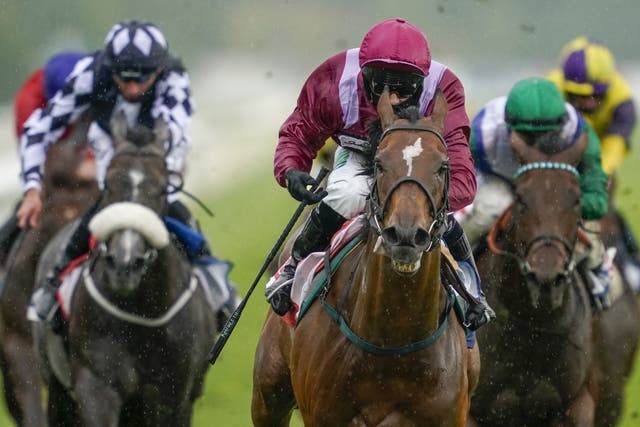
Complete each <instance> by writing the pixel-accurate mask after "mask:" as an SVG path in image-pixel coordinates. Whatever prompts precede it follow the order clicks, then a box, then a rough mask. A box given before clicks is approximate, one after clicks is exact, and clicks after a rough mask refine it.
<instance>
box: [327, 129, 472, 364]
mask: <svg viewBox="0 0 640 427" xmlns="http://www.w3.org/2000/svg"><path fill="white" fill-rule="evenodd" d="M398 130H414V131H426V132H430V133H432V134H434V135H435V136H437V137H438V141H440V143H441V144H442V146H443V147H444V148H445V150H446V147H447V145H446V143H445V141H444V138H442V135H441V134H440V132H438V131H437V130H435V129H433V128H432V127H429V126H423V125H419V124H411V125H396V126H391V127H388V128H387V129H386V130H385V131H384V132H383V133H382V135H381V137H380V142H382V140H383V139H384V138H385V136H387V135H388V134H389V133H391V132H394V131H398ZM376 182H377V176H376V174H374V183H373V186H372V188H371V193H370V195H369V213H368V215H369V218H368V220H369V223H370V224H371V225H372V227H373V228H374V229H375V231H376V232H377V234H378V235H379V236H380V235H381V234H382V229H381V227H380V224H381V223H382V222H383V219H384V213H385V210H386V207H387V204H388V203H389V199H390V196H391V194H393V192H394V191H395V190H397V189H398V188H399V187H400V186H401V185H402V184H405V183H409V182H410V183H413V184H416V185H417V186H418V187H419V188H420V189H422V191H423V192H424V193H425V194H426V196H427V200H428V201H429V211H430V212H431V215H432V217H433V218H434V219H433V221H432V222H431V225H430V226H429V238H430V240H429V244H428V246H427V248H426V249H425V252H427V251H430V250H432V249H434V248H437V247H438V245H439V243H440V238H441V237H442V234H443V233H444V231H445V229H446V226H447V222H446V215H447V207H448V202H447V201H448V196H449V170H448V169H447V171H446V177H445V188H444V195H443V198H444V200H443V201H442V206H441V207H440V209H438V208H437V204H436V201H435V198H434V197H433V194H431V191H429V189H428V188H427V187H426V186H425V185H424V184H423V183H422V182H421V181H419V180H417V179H415V178H412V177H410V176H405V177H402V178H400V179H398V180H397V181H396V182H395V183H394V184H393V185H392V186H391V189H390V190H389V192H388V193H387V195H386V197H385V199H384V201H383V203H382V206H380V203H379V197H378V189H377V185H376ZM362 254H363V252H361V253H360V255H359V256H362ZM358 264H359V262H356V263H355V264H354V269H353V270H352V271H351V274H350V275H349V279H348V280H347V283H346V285H345V288H344V289H343V292H342V297H341V298H340V301H339V303H338V306H337V307H336V308H334V307H332V306H330V305H329V303H328V302H327V301H326V297H327V293H328V292H329V289H330V288H331V268H330V265H331V262H330V260H329V257H328V252H327V253H326V254H325V266H326V268H328V271H327V283H326V284H325V286H324V287H323V290H322V293H321V295H320V301H321V304H322V308H323V309H324V311H325V312H326V313H327V314H328V315H329V317H331V319H333V320H334V321H335V322H336V323H337V324H338V325H339V327H340V331H341V332H342V333H343V334H344V336H345V337H346V338H347V339H348V340H349V341H350V342H352V343H353V344H355V345H356V346H358V347H360V348H361V349H363V350H364V351H366V352H368V353H372V354H375V355H379V356H398V355H403V354H408V353H412V352H415V351H419V350H423V349H425V348H427V347H429V346H431V345H432V344H433V343H435V342H436V341H437V340H438V338H440V336H441V335H442V334H443V333H444V331H445V329H446V327H447V321H448V313H449V312H450V311H451V309H452V308H455V309H456V312H457V313H458V315H459V316H462V315H463V314H462V312H461V309H460V306H459V304H458V303H457V301H456V298H455V296H454V294H453V290H452V289H451V288H450V287H445V290H446V298H445V307H444V310H443V311H442V314H441V316H440V321H439V325H438V327H437V328H436V330H435V331H433V333H432V334H431V335H429V336H428V337H426V338H424V339H422V340H420V341H415V342H412V343H409V344H405V345H401V346H399V347H381V346H379V345H376V344H373V343H371V342H369V341H367V340H365V339H363V338H361V337H360V336H358V335H357V334H356V333H355V332H354V331H353V330H352V329H351V327H350V326H349V324H348V322H347V320H346V319H345V317H344V316H343V314H342V309H341V307H342V305H343V303H344V301H345V300H346V296H347V294H348V292H349V289H350V288H351V285H352V283H353V280H354V277H355V272H356V269H357V266H358ZM461 318H462V317H461Z"/></svg>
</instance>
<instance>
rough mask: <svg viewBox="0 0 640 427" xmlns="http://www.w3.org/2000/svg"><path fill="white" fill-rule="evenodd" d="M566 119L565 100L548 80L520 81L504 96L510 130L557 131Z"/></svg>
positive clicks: (534, 78) (535, 78)
mask: <svg viewBox="0 0 640 427" xmlns="http://www.w3.org/2000/svg"><path fill="white" fill-rule="evenodd" d="M566 119H567V110H566V107H565V101H564V98H563V96H562V94H561V93H560V91H559V90H558V88H557V87H556V85H555V84H553V83H552V82H551V81H549V80H545V79H542V78H537V77H533V78H529V79H525V80H521V81H519V82H518V83H516V84H515V85H514V86H513V88H512V89H511V91H510V92H509V95H508V96H507V105H506V106H505V121H506V122H507V125H508V126H509V127H510V128H511V129H515V130H517V131H525V132H545V131H550V130H555V129H558V128H560V127H561V126H563V125H564V123H565V121H566Z"/></svg>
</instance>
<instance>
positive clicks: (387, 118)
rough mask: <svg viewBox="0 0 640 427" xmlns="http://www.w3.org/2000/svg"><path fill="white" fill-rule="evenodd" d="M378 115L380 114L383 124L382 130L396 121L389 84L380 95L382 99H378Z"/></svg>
mask: <svg viewBox="0 0 640 427" xmlns="http://www.w3.org/2000/svg"><path fill="white" fill-rule="evenodd" d="M377 109H378V115H379V116H380V124H381V125H382V130H385V129H386V128H388V127H389V126H391V124H392V123H393V122H394V121H395V119H396V115H395V113H394V112H393V106H392V105H391V101H390V100H389V88H388V87H387V86H385V87H384V91H383V92H382V95H380V100H379V101H378V106H377Z"/></svg>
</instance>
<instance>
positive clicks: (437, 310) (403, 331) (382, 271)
mask: <svg viewBox="0 0 640 427" xmlns="http://www.w3.org/2000/svg"><path fill="white" fill-rule="evenodd" d="M371 240H374V239H370V241H371ZM358 268H359V270H360V271H359V274H357V275H356V277H355V280H354V283H353V289H351V292H350V304H351V306H352V307H353V309H352V310H350V312H351V313H352V319H351V324H352V327H353V329H354V330H361V331H366V333H365V332H363V333H365V336H367V337H369V338H370V339H374V336H375V337H377V338H379V339H380V340H390V342H389V344H390V345H392V344H394V342H393V341H394V340H397V341H398V342H396V343H395V344H399V343H400V341H401V342H402V343H406V342H407V340H420V339H423V338H424V337H425V334H426V333H428V332H433V331H435V330H436V329H437V327H438V322H439V318H440V315H441V310H442V309H443V307H444V292H443V287H442V284H441V280H440V251H439V250H438V249H436V250H433V251H431V252H428V253H425V254H424V255H423V256H422V261H421V265H420V269H419V271H418V272H417V273H416V274H414V275H413V276H405V275H400V274H399V273H397V272H395V271H394V270H393V268H392V265H391V260H390V259H389V258H388V257H386V256H383V255H378V254H375V253H373V243H370V244H369V245H368V246H367V248H366V252H365V254H364V256H363V259H362V260H361V261H360V263H359V267H358ZM380 342H382V341H380Z"/></svg>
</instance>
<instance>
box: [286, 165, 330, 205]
mask: <svg viewBox="0 0 640 427" xmlns="http://www.w3.org/2000/svg"><path fill="white" fill-rule="evenodd" d="M284 177H285V179H286V180H287V189H288V190H289V194H291V196H292V197H293V198H294V199H296V200H298V201H300V202H305V203H306V204H308V205H312V204H315V203H318V202H319V201H320V200H322V199H323V198H324V197H325V196H326V195H327V192H326V191H324V190H322V191H319V192H317V193H314V192H312V191H310V190H309V189H308V188H307V187H308V186H311V185H314V184H316V180H315V179H313V177H312V176H311V175H309V174H308V173H307V172H303V171H300V170H297V169H289V170H288V171H287V173H286V174H285V175H284Z"/></svg>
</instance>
